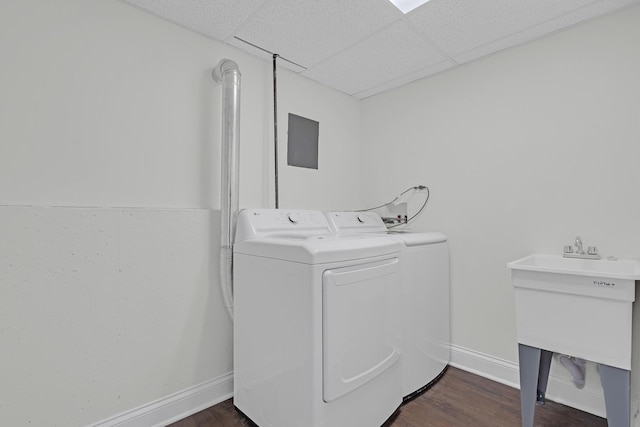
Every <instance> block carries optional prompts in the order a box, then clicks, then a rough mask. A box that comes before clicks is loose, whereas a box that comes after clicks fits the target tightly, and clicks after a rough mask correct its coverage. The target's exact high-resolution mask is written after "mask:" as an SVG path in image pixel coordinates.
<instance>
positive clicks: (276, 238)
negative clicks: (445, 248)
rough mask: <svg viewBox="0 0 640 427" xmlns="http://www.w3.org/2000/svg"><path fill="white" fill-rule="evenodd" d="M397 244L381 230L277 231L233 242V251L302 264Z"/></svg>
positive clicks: (365, 254) (393, 249)
mask: <svg viewBox="0 0 640 427" xmlns="http://www.w3.org/2000/svg"><path fill="white" fill-rule="evenodd" d="M401 248H402V243H401V241H400V240H398V239H394V238H390V237H389V236H387V235H381V234H379V235H376V234H371V235H358V236H346V237H345V236H342V237H339V236H335V235H312V236H307V235H304V234H294V233H291V234H283V233H280V234H273V235H270V236H266V237H262V238H257V239H252V240H245V241H241V242H237V243H236V244H235V245H234V247H233V252H234V254H245V255H254V256H260V257H264V258H273V259H281V260H286V261H293V262H300V263H303V264H324V263H329V262H339V261H352V260H359V259H366V258H371V257H376V256H383V255H390V254H397V253H398V252H400V249H401Z"/></svg>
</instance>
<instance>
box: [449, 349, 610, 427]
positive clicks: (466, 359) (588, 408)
mask: <svg viewBox="0 0 640 427" xmlns="http://www.w3.org/2000/svg"><path fill="white" fill-rule="evenodd" d="M449 364H450V365H451V366H454V367H456V368H460V369H462V370H464V371H468V372H472V373H474V374H476V375H480V376H481V377H485V378H489V379H490V380H493V381H496V382H499V383H502V384H506V385H508V386H510V387H514V388H518V389H519V388H520V374H519V370H518V364H517V363H513V362H510V361H508V360H503V359H499V358H497V357H494V356H490V355H488V354H484V353H480V352H477V351H474V350H470V349H467V348H463V347H459V346H456V345H453V344H452V345H451V362H450V363H449ZM546 397H547V399H548V400H551V401H554V402H557V403H561V404H563V405H567V406H571V407H572V408H576V409H579V410H581V411H584V412H588V413H590V414H594V415H597V416H599V417H603V418H604V417H606V410H605V406H604V392H603V391H602V389H601V388H598V387H594V386H590V385H588V384H587V385H585V387H584V388H583V389H582V390H579V389H577V388H576V387H575V386H574V385H573V383H572V382H571V381H569V380H567V379H565V378H561V377H559V376H557V375H553V374H551V375H549V384H548V386H547V393H546Z"/></svg>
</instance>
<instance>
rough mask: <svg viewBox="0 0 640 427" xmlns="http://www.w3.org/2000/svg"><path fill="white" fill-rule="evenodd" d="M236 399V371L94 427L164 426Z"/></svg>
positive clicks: (126, 412)
mask: <svg viewBox="0 0 640 427" xmlns="http://www.w3.org/2000/svg"><path fill="white" fill-rule="evenodd" d="M232 396H233V372H229V373H227V374H225V375H222V376H220V377H218V378H214V379H211V380H209V381H205V382H203V383H201V384H198V385H195V386H192V387H188V388H186V389H184V390H182V391H179V392H176V393H173V394H170V395H168V396H165V397H162V398H160V399H158V400H155V401H153V402H150V403H147V404H145V405H142V406H139V407H137V408H134V409H131V410H129V411H125V412H123V413H121V414H118V415H115V416H113V417H110V418H108V419H106V420H103V421H100V422H98V423H95V424H91V425H90V426H91V427H162V426H166V425H167V424H170V423H172V422H175V421H179V420H181V419H183V418H186V417H188V416H190V415H193V414H195V413H196V412H200V411H202V410H203V409H206V408H209V407H211V406H213V405H216V404H218V403H220V402H222V401H225V400H227V399H229V398H230V397H232Z"/></svg>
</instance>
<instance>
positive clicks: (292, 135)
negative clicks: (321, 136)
mask: <svg viewBox="0 0 640 427" xmlns="http://www.w3.org/2000/svg"><path fill="white" fill-rule="evenodd" d="M319 129H320V123H319V122H316V121H315V120H311V119H307V118H304V117H300V116H296V115H295V114H291V113H289V134H288V135H289V138H288V143H287V164H288V165H289V166H298V167H301V168H309V169H318V133H319Z"/></svg>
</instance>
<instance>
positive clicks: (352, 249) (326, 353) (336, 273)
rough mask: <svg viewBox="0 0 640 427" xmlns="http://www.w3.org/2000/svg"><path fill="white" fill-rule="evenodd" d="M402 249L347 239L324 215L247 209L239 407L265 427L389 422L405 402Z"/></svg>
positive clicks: (237, 272)
mask: <svg viewBox="0 0 640 427" xmlns="http://www.w3.org/2000/svg"><path fill="white" fill-rule="evenodd" d="M401 247H402V244H401V243H400V241H398V240H395V239H390V238H389V237H386V236H379V235H378V236H376V235H370V236H348V237H345V238H341V237H337V236H335V235H334V234H332V233H331V229H330V226H329V223H328V221H327V218H326V216H325V215H324V214H323V213H322V212H319V211H285V210H273V209H271V210H269V209H261V210H244V211H241V212H240V214H239V216H238V222H237V231H236V239H235V245H234V405H235V406H236V408H237V409H238V410H240V411H241V412H242V413H244V414H245V415H246V416H247V417H248V418H249V419H251V421H253V422H254V423H256V424H257V425H259V426H261V427H265V426H274V427H275V426H278V427H287V426H291V427H300V426H309V427H316V426H325V427H335V426H338V427H339V426H350V427H351V426H354V427H358V426H362V427H372V426H379V425H381V424H383V423H384V422H385V421H386V420H387V419H388V418H389V417H390V416H391V415H392V414H393V413H394V412H395V411H396V409H397V408H398V407H399V406H400V404H401V403H402V385H401V379H400V367H399V363H398V359H399V341H400V331H399V328H400V325H399V321H398V320H399V313H398V312H397V310H398V308H399V298H400V287H399V286H398V280H399V261H398V256H399V254H400V249H401Z"/></svg>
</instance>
